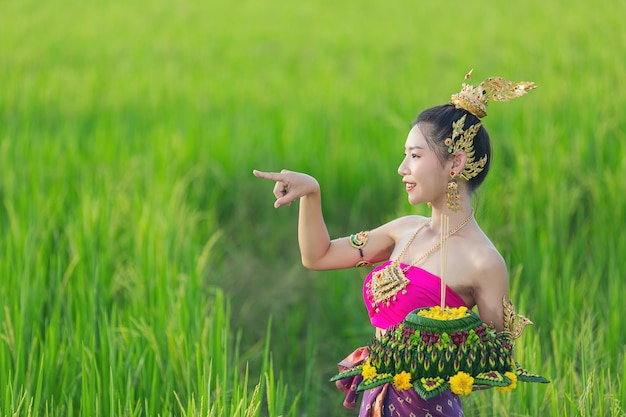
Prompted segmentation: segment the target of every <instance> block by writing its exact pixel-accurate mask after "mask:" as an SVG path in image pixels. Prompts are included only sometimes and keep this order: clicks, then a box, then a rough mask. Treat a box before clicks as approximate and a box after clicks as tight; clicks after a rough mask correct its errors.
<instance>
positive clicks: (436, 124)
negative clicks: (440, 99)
mask: <svg viewBox="0 0 626 417" xmlns="http://www.w3.org/2000/svg"><path fill="white" fill-rule="evenodd" d="M464 115H466V118H465V126H463V129H467V128H469V127H470V126H472V125H475V124H476V123H480V119H479V118H478V117H476V116H474V115H473V114H471V113H470V112H468V111H467V110H464V109H457V108H456V107H455V106H454V105H453V104H443V105H441V106H435V107H431V108H430V109H426V110H424V111H423V112H422V113H420V115H419V116H417V119H415V120H414V121H413V122H412V123H411V126H415V125H419V127H420V130H421V131H422V134H423V135H424V136H425V137H426V141H427V142H428V144H429V145H430V147H431V148H432V149H433V150H434V151H436V152H437V155H438V157H439V159H440V160H441V162H442V163H444V162H445V161H446V160H447V159H448V158H449V157H450V154H449V153H448V147H447V146H446V145H444V141H445V140H446V139H447V138H449V137H452V123H453V122H456V121H457V120H459V119H460V118H461V117H463V116H464ZM474 151H475V154H474V158H475V159H476V160H478V159H480V158H482V157H483V156H485V155H487V163H486V165H485V167H484V168H483V170H482V171H480V173H479V174H478V175H476V176H475V177H473V178H470V180H469V183H468V185H469V189H470V191H474V190H476V189H477V188H478V187H479V186H480V184H482V182H483V181H484V180H485V177H486V176H487V173H488V172H489V166H490V164H491V144H490V143H489V134H488V133H487V130H486V129H485V127H484V126H483V125H482V124H481V126H480V129H478V132H477V133H476V136H475V137H474Z"/></svg>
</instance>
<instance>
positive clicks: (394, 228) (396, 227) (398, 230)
mask: <svg viewBox="0 0 626 417" xmlns="http://www.w3.org/2000/svg"><path fill="white" fill-rule="evenodd" d="M427 221H428V218H426V217H424V216H418V215H409V216H402V217H398V218H396V219H394V220H392V221H390V222H388V223H385V224H384V225H382V226H381V227H380V228H379V229H384V230H385V232H386V233H388V234H389V236H391V237H392V238H393V239H394V240H395V241H398V240H402V239H403V238H404V236H405V235H406V234H408V233H412V232H414V231H415V229H416V228H418V227H419V226H420V225H422V224H424V223H425V222H427Z"/></svg>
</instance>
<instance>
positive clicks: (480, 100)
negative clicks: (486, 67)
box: [444, 70, 537, 180]
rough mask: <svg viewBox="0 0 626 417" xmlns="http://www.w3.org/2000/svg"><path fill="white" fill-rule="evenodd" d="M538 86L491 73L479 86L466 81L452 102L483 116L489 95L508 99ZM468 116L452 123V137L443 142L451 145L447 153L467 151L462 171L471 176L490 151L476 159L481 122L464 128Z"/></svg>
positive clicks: (465, 176)
mask: <svg viewBox="0 0 626 417" xmlns="http://www.w3.org/2000/svg"><path fill="white" fill-rule="evenodd" d="M472 71H473V70H472ZM472 71H470V72H468V73H467V74H466V75H465V79H466V80H467V79H469V78H470V76H471V75H472ZM536 87H537V86H536V85H535V83H533V82H528V81H522V82H519V83H515V82H512V81H507V80H505V79H504V78H502V77H491V78H487V79H486V80H485V81H483V82H481V83H480V84H478V86H477V87H474V86H472V85H469V84H465V83H463V88H462V89H461V91H460V92H459V93H457V94H453V95H452V98H451V100H450V102H451V103H452V104H454V105H455V106H456V108H461V109H465V110H467V111H468V112H470V113H472V114H473V115H474V116H476V117H478V118H479V119H480V118H483V117H485V116H486V115H487V104H488V103H489V99H491V100H495V101H509V100H512V99H514V98H517V97H521V96H523V95H524V94H526V92H527V91H530V90H532V89H534V88H536ZM465 116H467V115H463V117H461V118H460V119H459V120H457V121H456V122H454V123H452V137H450V138H447V139H446V140H445V142H444V143H445V145H446V146H447V147H448V153H454V152H464V153H465V154H466V155H467V163H466V164H465V168H463V171H462V172H461V174H460V175H461V177H462V178H463V179H465V180H469V179H470V178H473V177H475V176H476V175H478V174H479V173H480V172H481V171H482V170H483V168H484V167H485V165H486V164H487V155H485V156H483V157H482V158H480V159H479V160H477V161H476V160H475V159H474V136H476V133H477V132H478V129H480V126H481V123H476V124H474V125H472V126H470V127H469V128H467V129H463V127H464V126H465Z"/></svg>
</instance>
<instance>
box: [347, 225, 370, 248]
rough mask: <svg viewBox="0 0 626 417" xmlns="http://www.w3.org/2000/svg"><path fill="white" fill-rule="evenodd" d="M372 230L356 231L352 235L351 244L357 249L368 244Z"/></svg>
mask: <svg viewBox="0 0 626 417" xmlns="http://www.w3.org/2000/svg"><path fill="white" fill-rule="evenodd" d="M369 235H370V232H369V230H367V231H364V232H359V233H355V234H353V235H350V241H349V242H350V246H352V247H353V248H355V249H360V248H362V247H363V246H365V245H366V244H367V239H369Z"/></svg>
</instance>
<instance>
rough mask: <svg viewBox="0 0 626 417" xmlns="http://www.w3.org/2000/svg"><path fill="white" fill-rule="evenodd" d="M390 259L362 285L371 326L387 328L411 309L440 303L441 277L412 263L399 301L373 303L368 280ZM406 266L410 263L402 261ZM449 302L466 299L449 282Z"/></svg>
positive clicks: (450, 304)
mask: <svg viewBox="0 0 626 417" xmlns="http://www.w3.org/2000/svg"><path fill="white" fill-rule="evenodd" d="M389 263H391V261H386V262H384V263H382V264H380V265H378V266H377V267H376V268H374V269H373V270H372V271H371V272H370V273H369V275H368V276H367V278H365V282H364V285H363V299H364V300H365V306H366V307H367V311H368V313H369V316H370V322H371V323H372V326H375V327H379V328H381V329H386V328H388V327H390V326H393V325H396V324H399V323H401V322H402V320H404V318H405V317H406V316H407V314H409V313H410V312H411V311H413V310H415V309H418V308H423V307H433V306H438V305H440V303H441V300H440V297H441V279H440V278H439V277H438V276H437V275H433V274H431V273H430V272H428V271H426V270H424V269H422V268H419V267H417V266H411V267H410V268H409V269H408V271H406V273H405V275H406V277H407V278H408V280H409V281H410V282H409V283H408V285H407V286H406V288H405V290H406V294H402V292H400V293H398V294H397V295H396V301H390V302H389V306H387V305H386V303H380V304H379V305H378V306H377V308H378V310H379V311H378V312H376V308H375V307H374V306H373V301H374V300H373V298H372V294H368V291H367V283H368V282H369V281H371V280H372V276H373V275H374V273H375V272H377V271H379V270H381V269H383V268H384V267H385V266H387V265H388V264H389ZM400 265H401V266H402V267H403V268H405V267H407V266H408V265H406V264H400ZM446 306H447V307H461V306H465V307H467V306H466V305H465V301H463V299H462V298H461V296H460V295H459V294H457V293H456V292H454V290H453V289H452V288H450V287H448V286H447V285H446Z"/></svg>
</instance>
